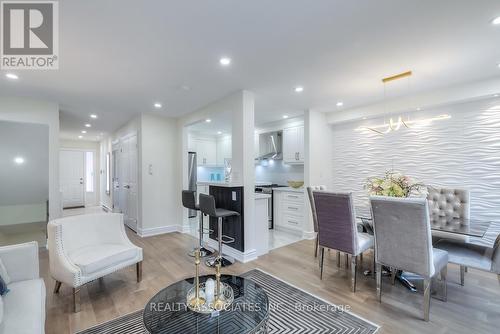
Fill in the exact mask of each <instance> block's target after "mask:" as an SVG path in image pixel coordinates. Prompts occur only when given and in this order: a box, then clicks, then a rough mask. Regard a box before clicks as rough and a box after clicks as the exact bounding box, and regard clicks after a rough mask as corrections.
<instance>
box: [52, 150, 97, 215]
mask: <svg viewBox="0 0 500 334" xmlns="http://www.w3.org/2000/svg"><path fill="white" fill-rule="evenodd" d="M59 161H60V165H59V167H60V168H59V173H60V179H59V182H60V188H61V193H62V206H63V209H68V208H77V207H85V206H95V205H97V192H96V189H97V186H96V182H97V180H96V173H95V170H96V152H95V151H93V150H77V149H63V150H61V151H60V155H59Z"/></svg>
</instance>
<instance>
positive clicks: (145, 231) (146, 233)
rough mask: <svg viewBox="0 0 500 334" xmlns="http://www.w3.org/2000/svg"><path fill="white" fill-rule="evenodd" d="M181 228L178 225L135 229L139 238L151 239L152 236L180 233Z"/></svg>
mask: <svg viewBox="0 0 500 334" xmlns="http://www.w3.org/2000/svg"><path fill="white" fill-rule="evenodd" d="M182 230H183V228H182V226H180V225H170V226H158V227H151V228H140V227H139V228H137V234H138V235H139V236H140V237H143V238H145V237H151V236H153V235H159V234H165V233H172V232H182Z"/></svg>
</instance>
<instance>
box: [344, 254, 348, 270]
mask: <svg viewBox="0 0 500 334" xmlns="http://www.w3.org/2000/svg"><path fill="white" fill-rule="evenodd" d="M344 256H345V268H346V269H347V268H349V254H347V253H345V254H344Z"/></svg>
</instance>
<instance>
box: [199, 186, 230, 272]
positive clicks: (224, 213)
mask: <svg viewBox="0 0 500 334" xmlns="http://www.w3.org/2000/svg"><path fill="white" fill-rule="evenodd" d="M200 210H201V212H202V213H203V214H206V215H208V216H210V217H215V218H217V220H218V227H217V241H218V242H219V253H218V254H217V256H214V257H213V258H210V259H207V260H206V261H205V264H206V265H207V266H209V267H215V265H216V264H217V263H220V265H221V267H227V266H230V265H231V264H233V261H231V260H229V259H228V258H226V257H224V256H223V255H222V244H230V243H233V242H234V238H231V237H229V236H227V235H223V234H222V223H223V222H224V218H225V217H231V216H239V215H240V214H239V213H238V212H236V211H231V210H226V209H221V208H216V207H215V197H214V196H212V195H205V194H200ZM224 238H225V240H224Z"/></svg>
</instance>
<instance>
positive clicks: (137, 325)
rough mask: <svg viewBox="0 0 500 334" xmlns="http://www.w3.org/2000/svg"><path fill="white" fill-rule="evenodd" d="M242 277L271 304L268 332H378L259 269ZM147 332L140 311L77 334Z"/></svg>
mask: <svg viewBox="0 0 500 334" xmlns="http://www.w3.org/2000/svg"><path fill="white" fill-rule="evenodd" d="M241 276H242V277H245V278H249V279H251V280H253V281H255V282H256V283H258V284H259V285H260V286H261V287H262V288H263V289H264V290H265V291H266V293H267V295H268V298H269V303H270V305H271V311H270V312H271V313H270V318H269V322H268V333H272V334H277V333H308V334H316V333H318V334H319V333H325V334H326V333H350V334H371V333H375V332H377V330H378V329H379V326H377V325H375V324H373V323H371V322H369V321H367V320H364V319H362V318H360V317H358V316H356V315H354V314H352V313H350V312H347V311H345V309H343V308H342V307H338V306H335V305H333V304H331V303H328V302H326V301H324V300H322V299H320V298H318V297H315V296H313V295H311V294H309V293H307V292H305V291H303V290H300V289H298V288H296V287H294V286H292V285H290V284H288V283H286V282H284V281H282V280H280V279H278V278H276V277H274V276H271V275H269V274H266V273H264V272H263V271H261V270H258V269H254V270H251V271H249V272H247V273H245V274H243V275H241ZM273 306H274V307H273ZM277 306H279V307H277ZM147 333H148V332H147V330H146V329H145V328H144V326H143V324H142V310H140V311H136V312H134V313H131V314H128V315H125V316H123V317H120V318H117V319H114V320H111V321H109V322H106V323H103V324H100V325H97V326H95V327H92V328H89V329H87V330H84V331H82V332H79V333H78V334H147Z"/></svg>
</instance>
